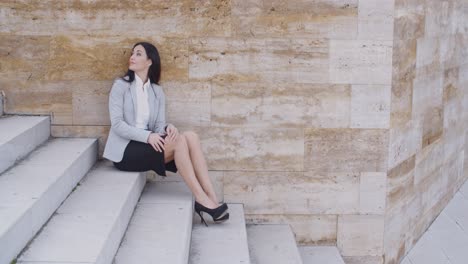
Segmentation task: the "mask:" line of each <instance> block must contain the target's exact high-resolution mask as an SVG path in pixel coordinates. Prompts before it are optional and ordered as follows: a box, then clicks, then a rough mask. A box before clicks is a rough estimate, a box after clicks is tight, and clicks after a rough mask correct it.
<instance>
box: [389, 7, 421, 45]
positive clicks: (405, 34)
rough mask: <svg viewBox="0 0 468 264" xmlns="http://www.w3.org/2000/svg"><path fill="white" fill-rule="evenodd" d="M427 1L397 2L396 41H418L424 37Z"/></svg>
mask: <svg viewBox="0 0 468 264" xmlns="http://www.w3.org/2000/svg"><path fill="white" fill-rule="evenodd" d="M424 5H425V0H395V15H394V16H395V25H394V39H416V38H420V37H422V36H423V35H424V29H425V15H426V14H425V7H424Z"/></svg>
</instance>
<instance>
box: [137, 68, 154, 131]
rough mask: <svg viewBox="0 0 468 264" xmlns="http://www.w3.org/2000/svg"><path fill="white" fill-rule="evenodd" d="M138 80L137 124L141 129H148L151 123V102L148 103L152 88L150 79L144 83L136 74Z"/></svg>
mask: <svg viewBox="0 0 468 264" xmlns="http://www.w3.org/2000/svg"><path fill="white" fill-rule="evenodd" d="M135 81H136V85H135V88H136V97H137V112H136V118H135V122H136V123H135V126H136V127H137V128H141V129H148V123H149V114H150V110H149V103H148V89H151V84H150V80H149V78H148V81H147V82H146V83H145V84H143V81H142V80H141V79H140V77H138V75H137V74H135Z"/></svg>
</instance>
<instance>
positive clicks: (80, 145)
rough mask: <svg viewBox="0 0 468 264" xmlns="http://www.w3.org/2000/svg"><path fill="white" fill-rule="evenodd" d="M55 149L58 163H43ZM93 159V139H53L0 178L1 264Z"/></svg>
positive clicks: (20, 245)
mask: <svg viewBox="0 0 468 264" xmlns="http://www.w3.org/2000/svg"><path fill="white" fill-rule="evenodd" d="M57 149H60V152H61V155H62V159H61V162H59V163H52V162H53V161H49V162H47V161H46V160H44V156H46V157H50V153H51V152H56V151H57ZM65 157H66V158H65ZM96 158H97V141H96V139H53V140H50V141H48V142H47V143H46V144H44V145H43V146H41V147H40V148H38V149H37V150H35V151H33V152H32V153H31V154H30V155H29V156H28V158H27V159H24V160H22V161H21V162H20V163H18V164H17V165H15V166H14V167H12V168H10V169H9V170H8V171H6V172H4V173H3V174H2V175H0V263H3V262H2V261H4V259H5V258H14V256H16V254H18V253H19V252H20V251H21V249H22V248H23V247H24V246H25V245H26V243H27V242H28V241H29V240H30V239H31V238H32V237H33V236H34V234H35V233H36V232H37V231H38V230H39V229H40V228H41V227H42V225H43V224H44V223H45V222H46V221H47V220H48V219H49V217H50V216H51V215H52V213H53V212H54V211H55V210H56V209H57V207H58V206H59V205H60V203H61V202H62V201H63V200H64V199H65V198H66V197H67V195H68V193H70V191H71V190H72V188H73V186H74V185H76V183H77V182H78V180H79V179H80V178H81V177H82V176H83V175H84V174H85V173H86V171H87V170H88V169H89V168H90V167H91V166H92V164H93V163H94V162H95V160H96ZM10 260H11V259H10Z"/></svg>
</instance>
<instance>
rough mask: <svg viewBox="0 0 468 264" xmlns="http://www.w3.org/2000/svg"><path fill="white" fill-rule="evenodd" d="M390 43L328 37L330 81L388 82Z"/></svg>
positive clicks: (389, 76) (390, 55)
mask: <svg viewBox="0 0 468 264" xmlns="http://www.w3.org/2000/svg"><path fill="white" fill-rule="evenodd" d="M392 45H393V44H392V41H378V40H330V82H333V83H351V84H386V85H390V84H391V80H392V74H391V72H392Z"/></svg>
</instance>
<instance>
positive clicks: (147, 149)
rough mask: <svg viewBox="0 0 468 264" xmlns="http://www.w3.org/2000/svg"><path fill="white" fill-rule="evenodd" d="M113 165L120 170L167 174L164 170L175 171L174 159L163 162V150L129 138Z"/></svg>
mask: <svg viewBox="0 0 468 264" xmlns="http://www.w3.org/2000/svg"><path fill="white" fill-rule="evenodd" d="M114 166H115V167H116V168H117V169H119V170H122V171H138V172H142V171H149V170H153V171H154V172H156V173H157V174H158V175H161V176H167V175H166V171H172V172H177V167H176V164H175V161H174V160H172V161H170V162H168V163H165V162H164V150H163V152H159V151H156V150H155V149H154V148H153V147H152V146H151V145H150V144H147V143H143V142H138V141H134V140H131V141H130V143H128V145H127V147H126V148H125V152H124V155H123V159H122V161H120V162H114Z"/></svg>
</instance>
